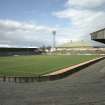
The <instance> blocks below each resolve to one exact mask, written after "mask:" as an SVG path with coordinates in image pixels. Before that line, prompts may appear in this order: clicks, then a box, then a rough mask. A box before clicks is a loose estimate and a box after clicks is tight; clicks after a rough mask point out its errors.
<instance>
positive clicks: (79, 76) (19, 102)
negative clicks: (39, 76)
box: [0, 60, 105, 105]
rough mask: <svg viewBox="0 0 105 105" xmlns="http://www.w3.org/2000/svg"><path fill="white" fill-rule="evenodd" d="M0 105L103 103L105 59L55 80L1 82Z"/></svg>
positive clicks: (85, 104)
mask: <svg viewBox="0 0 105 105" xmlns="http://www.w3.org/2000/svg"><path fill="white" fill-rule="evenodd" d="M0 105H105V60H102V61H100V62H98V63H96V64H94V65H91V66H89V67H88V68H85V69H83V70H81V71H79V72H77V73H74V74H72V75H71V76H69V77H67V78H65V79H60V80H56V81H47V82H39V83H38V82H36V83H28V84H27V83H22V84H19V83H3V82H0Z"/></svg>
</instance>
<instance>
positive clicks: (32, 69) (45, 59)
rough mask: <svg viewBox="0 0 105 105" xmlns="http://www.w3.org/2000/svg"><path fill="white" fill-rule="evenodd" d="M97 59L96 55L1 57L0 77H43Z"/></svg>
mask: <svg viewBox="0 0 105 105" xmlns="http://www.w3.org/2000/svg"><path fill="white" fill-rule="evenodd" d="M96 57H97V56H96V55H62V56H61V55H55V56H54V55H51V56H48V55H41V56H40V55H39V56H11V57H0V75H1V76H2V75H6V76H31V75H42V74H46V73H50V72H53V71H56V70H59V69H62V68H65V67H69V66H72V65H75V64H78V63H81V62H84V61H87V60H90V59H93V58H96Z"/></svg>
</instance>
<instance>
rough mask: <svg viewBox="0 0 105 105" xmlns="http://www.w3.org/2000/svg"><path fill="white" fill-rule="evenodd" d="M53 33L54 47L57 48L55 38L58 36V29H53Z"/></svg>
mask: <svg viewBox="0 0 105 105" xmlns="http://www.w3.org/2000/svg"><path fill="white" fill-rule="evenodd" d="M52 34H53V49H55V48H56V39H55V37H56V31H55V30H53V31H52Z"/></svg>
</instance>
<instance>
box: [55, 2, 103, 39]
mask: <svg viewBox="0 0 105 105" xmlns="http://www.w3.org/2000/svg"><path fill="white" fill-rule="evenodd" d="M103 4H105V0H83V1H79V0H68V1H67V2H66V8H65V9H64V10H61V11H55V12H53V15H54V16H56V17H58V18H61V19H67V20H68V21H69V22H70V24H71V27H70V28H72V29H73V31H71V35H72V36H73V35H75V36H77V38H78V36H80V37H79V38H84V39H88V38H90V36H89V34H90V33H91V32H93V31H96V30H98V29H101V28H104V27H105V21H104V17H105V7H104V6H103ZM100 8H103V9H100ZM74 33H75V34H74Z"/></svg>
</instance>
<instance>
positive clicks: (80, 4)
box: [67, 0, 105, 8]
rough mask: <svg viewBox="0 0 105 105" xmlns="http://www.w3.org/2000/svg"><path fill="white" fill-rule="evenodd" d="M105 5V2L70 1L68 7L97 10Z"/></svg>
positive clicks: (96, 0) (90, 0)
mask: <svg viewBox="0 0 105 105" xmlns="http://www.w3.org/2000/svg"><path fill="white" fill-rule="evenodd" d="M103 4H105V0H82V1H79V0H68V2H67V5H68V6H78V7H85V8H86V7H87V8H96V7H100V6H102V5H103Z"/></svg>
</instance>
